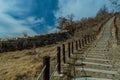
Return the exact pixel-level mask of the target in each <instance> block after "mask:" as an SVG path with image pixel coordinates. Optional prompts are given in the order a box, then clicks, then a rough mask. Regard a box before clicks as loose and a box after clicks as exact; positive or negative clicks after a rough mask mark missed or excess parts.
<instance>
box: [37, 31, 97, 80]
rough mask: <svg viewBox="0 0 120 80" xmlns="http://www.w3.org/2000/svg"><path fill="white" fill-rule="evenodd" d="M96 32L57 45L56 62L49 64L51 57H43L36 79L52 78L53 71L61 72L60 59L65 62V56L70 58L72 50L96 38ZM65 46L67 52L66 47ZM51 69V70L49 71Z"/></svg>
mask: <svg viewBox="0 0 120 80" xmlns="http://www.w3.org/2000/svg"><path fill="white" fill-rule="evenodd" d="M96 36H97V35H96V33H94V34H89V35H84V37H83V38H82V39H78V40H74V41H70V42H68V43H67V44H61V46H58V47H57V53H56V62H57V63H55V65H50V64H51V60H50V59H51V58H50V57H49V56H45V57H43V69H42V71H41V73H40V74H39V75H38V77H37V79H36V80H53V79H52V78H53V77H54V75H55V73H56V72H57V74H61V70H62V64H61V63H62V61H63V63H64V64H66V62H67V61H66V60H67V58H71V54H72V53H74V51H78V50H79V49H82V48H84V47H85V45H87V44H89V43H91V42H93V41H94V40H95V39H96ZM65 46H68V47H67V52H66V51H65V50H66V47H65ZM66 55H68V56H66ZM51 66H52V67H53V66H54V69H51ZM51 71H52V72H51Z"/></svg>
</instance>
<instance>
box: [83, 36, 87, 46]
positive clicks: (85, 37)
mask: <svg viewBox="0 0 120 80" xmlns="http://www.w3.org/2000/svg"><path fill="white" fill-rule="evenodd" d="M84 40H85V44H87V36H86V35H85V36H84Z"/></svg>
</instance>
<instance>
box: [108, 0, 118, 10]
mask: <svg viewBox="0 0 120 80" xmlns="http://www.w3.org/2000/svg"><path fill="white" fill-rule="evenodd" d="M109 1H110V2H111V7H112V11H113V12H120V0H109Z"/></svg>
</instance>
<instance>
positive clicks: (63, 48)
mask: <svg viewBox="0 0 120 80" xmlns="http://www.w3.org/2000/svg"><path fill="white" fill-rule="evenodd" d="M62 53H63V62H64V63H66V59H65V44H63V45H62Z"/></svg>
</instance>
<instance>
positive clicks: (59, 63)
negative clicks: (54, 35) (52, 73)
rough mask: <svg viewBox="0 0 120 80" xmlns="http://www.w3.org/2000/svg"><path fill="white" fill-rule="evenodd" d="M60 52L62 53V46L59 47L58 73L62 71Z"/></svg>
mask: <svg viewBox="0 0 120 80" xmlns="http://www.w3.org/2000/svg"><path fill="white" fill-rule="evenodd" d="M60 53H61V48H60V47H57V63H58V67H57V72H58V74H60V73H61V56H60Z"/></svg>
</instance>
